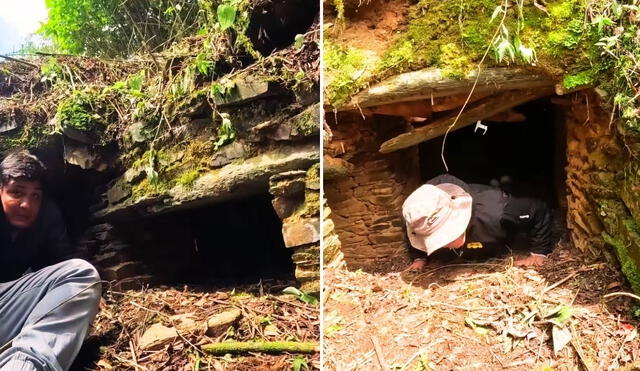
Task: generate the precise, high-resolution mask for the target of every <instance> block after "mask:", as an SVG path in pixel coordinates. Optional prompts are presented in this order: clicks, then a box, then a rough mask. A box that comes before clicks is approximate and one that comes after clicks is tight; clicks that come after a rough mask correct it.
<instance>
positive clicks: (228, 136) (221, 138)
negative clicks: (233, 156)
mask: <svg viewBox="0 0 640 371" xmlns="http://www.w3.org/2000/svg"><path fill="white" fill-rule="evenodd" d="M220 118H222V123H221V124H220V127H219V128H218V139H217V140H216V141H215V143H214V144H213V149H214V151H217V150H219V149H220V148H222V147H223V146H224V145H226V144H229V143H231V142H233V140H234V139H235V138H236V130H235V129H234V127H233V125H232V124H231V119H230V117H229V114H228V113H221V114H220Z"/></svg>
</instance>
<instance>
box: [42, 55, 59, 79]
mask: <svg viewBox="0 0 640 371" xmlns="http://www.w3.org/2000/svg"><path fill="white" fill-rule="evenodd" d="M62 77H64V72H63V71H62V66H60V64H58V61H57V60H56V59H55V58H53V57H51V58H49V59H48V60H47V63H45V64H43V65H42V66H41V67H40V81H42V82H51V83H53V82H55V81H56V80H58V79H59V78H62Z"/></svg>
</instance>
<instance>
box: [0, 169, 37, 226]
mask: <svg viewBox="0 0 640 371" xmlns="http://www.w3.org/2000/svg"><path fill="white" fill-rule="evenodd" d="M0 200H1V201H2V209H3V210H4V215H6V217H7V220H8V221H9V223H11V224H12V225H13V226H15V227H18V228H28V227H31V226H32V225H33V224H34V223H35V222H36V220H37V219H38V213H39V212H40V206H41V205H42V185H41V184H40V182H37V181H30V180H26V179H21V178H18V179H11V180H9V182H8V183H7V184H5V185H3V186H2V187H1V188H0Z"/></svg>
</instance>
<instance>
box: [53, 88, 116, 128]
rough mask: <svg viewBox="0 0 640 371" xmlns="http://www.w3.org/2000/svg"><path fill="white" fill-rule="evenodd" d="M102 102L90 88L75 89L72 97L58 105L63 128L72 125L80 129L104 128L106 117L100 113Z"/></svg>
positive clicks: (71, 126)
mask: <svg viewBox="0 0 640 371" xmlns="http://www.w3.org/2000/svg"><path fill="white" fill-rule="evenodd" d="M100 105H101V102H99V101H98V99H97V96H96V95H95V93H94V92H92V91H90V90H84V91H74V92H73V93H72V94H71V96H70V97H68V98H66V99H64V100H62V101H61V102H60V104H59V105H58V110H57V117H58V120H59V123H60V125H61V126H62V128H65V127H70V128H74V129H76V130H80V131H92V130H94V129H99V128H104V126H105V125H106V121H105V117H104V116H103V115H101V114H100V111H101V110H100Z"/></svg>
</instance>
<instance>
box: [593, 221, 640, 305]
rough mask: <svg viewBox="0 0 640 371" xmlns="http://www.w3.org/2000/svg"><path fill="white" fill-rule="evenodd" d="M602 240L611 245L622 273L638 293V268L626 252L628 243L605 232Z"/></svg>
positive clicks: (639, 273)
mask: <svg viewBox="0 0 640 371" xmlns="http://www.w3.org/2000/svg"><path fill="white" fill-rule="evenodd" d="M602 238H603V239H604V241H605V242H606V243H607V244H609V245H611V246H613V247H614V249H615V251H616V255H617V256H618V259H619V261H620V266H621V269H622V273H623V274H624V275H625V277H626V278H627V280H628V281H629V284H631V288H632V289H633V291H634V292H636V293H640V268H639V267H638V265H637V264H636V262H634V261H633V260H632V258H631V256H630V255H629V253H628V250H627V249H628V245H626V244H625V243H624V242H623V240H621V239H618V238H614V237H612V236H611V235H609V234H607V233H603V234H602Z"/></svg>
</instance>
